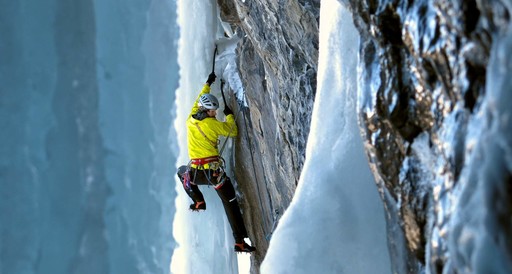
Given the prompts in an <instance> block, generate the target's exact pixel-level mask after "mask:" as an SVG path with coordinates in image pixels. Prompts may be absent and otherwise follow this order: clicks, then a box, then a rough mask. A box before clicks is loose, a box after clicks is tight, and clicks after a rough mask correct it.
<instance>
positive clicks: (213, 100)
mask: <svg viewBox="0 0 512 274" xmlns="http://www.w3.org/2000/svg"><path fill="white" fill-rule="evenodd" d="M199 106H200V107H203V108H205V109H210V110H216V109H218V108H219V100H217V97H215V96H214V95H211V94H209V93H208V94H203V95H201V97H200V98H199Z"/></svg>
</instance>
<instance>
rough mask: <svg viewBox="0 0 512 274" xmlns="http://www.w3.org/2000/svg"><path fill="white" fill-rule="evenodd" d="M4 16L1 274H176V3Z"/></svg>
mask: <svg viewBox="0 0 512 274" xmlns="http://www.w3.org/2000/svg"><path fill="white" fill-rule="evenodd" d="M103 2H106V1H92V0H76V1H64V0H47V1H41V2H39V1H23V0H22V1H7V0H1V1H0V6H1V7H2V8H1V9H0V35H1V39H0V126H1V129H2V131H1V133H0V152H1V154H0V273H57V274H58V273H168V272H169V262H170V256H171V254H172V250H173V248H174V245H175V243H174V241H173V240H172V232H171V228H172V218H173V215H174V211H175V209H174V197H175V193H174V185H172V183H173V182H174V180H173V178H172V176H174V174H173V173H174V170H173V169H174V166H175V159H176V152H175V150H176V149H172V147H173V146H175V143H176V141H175V140H174V135H175V134H174V130H173V129H172V122H173V120H174V116H175V114H174V91H175V89H176V86H177V78H178V75H177V71H178V69H177V63H176V46H175V43H176V40H177V37H178V31H177V26H176V22H175V17H176V14H175V3H174V1H132V0H129V1H128V0H127V1H122V2H121V1H118V2H116V3H113V2H111V1H110V2H111V3H103Z"/></svg>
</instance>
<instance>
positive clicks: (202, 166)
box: [183, 156, 226, 189]
mask: <svg viewBox="0 0 512 274" xmlns="http://www.w3.org/2000/svg"><path fill="white" fill-rule="evenodd" d="M224 166H225V162H224V159H223V158H222V157H220V156H212V157H206V158H197V159H192V160H190V161H189V162H188V165H187V169H186V170H185V173H184V174H183V181H184V182H183V185H185V186H187V187H189V186H190V184H194V182H192V181H191V177H190V172H191V170H192V169H193V170H194V176H193V178H194V179H196V178H197V177H196V176H197V172H198V171H202V172H204V175H205V177H206V179H207V180H208V184H209V185H211V186H213V187H214V188H215V189H219V188H220V187H222V185H223V184H224V182H225V180H226V172H225V170H224ZM213 178H215V181H214V180H212V179H213Z"/></svg>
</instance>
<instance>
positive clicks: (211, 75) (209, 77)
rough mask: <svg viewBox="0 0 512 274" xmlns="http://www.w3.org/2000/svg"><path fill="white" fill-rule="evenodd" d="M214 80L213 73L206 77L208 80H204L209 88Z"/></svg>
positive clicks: (215, 76)
mask: <svg viewBox="0 0 512 274" xmlns="http://www.w3.org/2000/svg"><path fill="white" fill-rule="evenodd" d="M216 78H217V75H215V72H212V73H210V75H208V80H206V83H207V84H208V85H210V86H211V85H212V84H213V82H215V79H216Z"/></svg>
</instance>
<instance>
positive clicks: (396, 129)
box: [217, 0, 512, 273]
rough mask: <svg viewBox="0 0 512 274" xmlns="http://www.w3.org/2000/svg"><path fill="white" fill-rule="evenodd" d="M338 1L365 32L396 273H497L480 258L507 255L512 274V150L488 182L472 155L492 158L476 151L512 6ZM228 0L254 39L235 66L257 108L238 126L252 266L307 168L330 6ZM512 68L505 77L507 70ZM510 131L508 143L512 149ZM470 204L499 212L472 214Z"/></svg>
mask: <svg viewBox="0 0 512 274" xmlns="http://www.w3.org/2000/svg"><path fill="white" fill-rule="evenodd" d="M339 1H340V3H342V4H343V5H345V6H346V7H347V8H348V9H349V10H350V11H352V13H353V18H354V23H355V25H356V27H357V28H358V30H359V32H360V34H361V45H360V71H361V78H360V79H361V80H360V83H359V87H358V89H359V97H358V103H359V111H360V126H361V131H362V135H363V138H364V140H365V145H366V149H367V153H368V158H369V162H370V166H371V168H372V171H373V173H374V176H375V178H376V182H377V186H378V188H379V191H380V193H381V196H382V199H383V202H384V205H385V208H386V211H387V214H386V216H387V221H388V234H389V243H388V244H389V248H390V253H391V258H392V264H393V273H424V272H427V273H467V272H475V273H478V272H479V271H480V272H481V271H483V270H485V269H486V268H484V269H483V270H482V269H478V266H477V265H475V259H474V258H475V257H478V256H482V253H485V252H486V251H492V252H493V254H495V255H496V256H497V257H498V258H500V261H499V262H500V263H501V264H500V265H499V267H498V268H499V269H498V271H497V273H500V271H502V272H503V273H507V272H511V271H512V267H511V263H510V262H511V261H512V241H511V240H510V235H512V220H511V219H510V216H511V215H512V206H511V205H510V200H511V198H512V197H511V195H512V191H511V190H510V189H511V185H512V181H511V179H510V178H512V176H511V171H510V170H511V168H510V164H507V161H506V159H510V157H512V156H510V154H512V152H510V153H508V154H507V153H504V154H505V156H503V157H502V158H503V159H502V160H501V162H500V163H501V164H500V168H501V169H499V170H504V171H503V172H504V173H499V174H498V175H494V176H495V177H493V178H494V179H493V180H490V179H478V178H481V177H485V174H484V175H482V173H485V172H486V171H480V170H482V169H481V168H480V167H479V166H478V161H476V164H475V160H474V158H475V153H477V152H478V153H480V154H481V155H480V154H479V155H480V156H481V157H484V158H489V156H491V157H492V156H493V155H489V154H486V152H484V150H482V148H481V147H479V146H477V145H476V142H477V140H479V138H478V136H481V135H482V134H481V132H480V131H481V130H479V129H476V130H475V128H474V124H478V121H479V120H483V122H482V123H484V124H485V123H492V121H493V119H496V118H493V116H490V117H484V118H479V117H478V115H480V116H481V115H482V114H481V113H482V112H483V111H484V110H485V109H484V107H485V105H486V104H485V103H484V102H485V101H486V100H485V98H486V93H487V92H488V91H487V90H486V84H488V79H487V73H488V72H489V64H490V61H489V60H490V55H491V53H492V48H493V47H494V46H495V43H496V40H499V39H500V38H501V37H502V36H503V35H504V33H505V32H506V31H507V27H508V24H509V21H510V10H509V9H510V7H509V6H510V4H509V3H508V2H506V1H498V0H494V1H479V0H469V1H463V0H450V1H447V0H431V1H427V0H425V1H405V0H402V1H391V0H381V1H373V0H363V1H359V0H339ZM217 2H218V4H219V6H220V7H221V15H222V18H223V19H224V20H225V21H227V22H230V23H231V24H232V26H234V28H235V29H236V30H237V31H238V32H239V33H241V34H243V35H245V36H243V37H244V38H242V42H241V44H240V45H239V49H238V53H239V60H238V67H239V70H240V75H241V77H242V81H243V82H244V85H245V90H246V94H247V98H246V99H247V102H248V105H249V108H248V109H245V110H244V117H243V118H244V119H243V120H239V121H238V124H239V125H242V123H243V126H240V131H241V132H240V138H237V143H236V147H235V151H236V155H235V159H236V163H237V169H236V178H237V183H238V187H239V188H240V189H241V190H242V192H243V193H245V194H246V196H245V197H244V199H243V202H242V207H243V209H244V216H245V217H246V222H247V224H248V227H249V230H250V235H251V238H252V239H253V241H255V242H256V245H257V247H258V252H257V253H256V254H255V256H253V257H252V258H253V265H254V266H256V267H254V268H253V270H254V269H258V267H257V266H258V265H259V264H260V262H261V261H262V260H263V257H264V256H265V252H266V249H267V247H268V242H269V237H270V236H271V233H272V230H273V227H274V226H275V225H276V221H277V220H278V219H279V217H280V216H281V214H282V213H283V211H284V210H285V209H286V207H287V206H288V205H289V203H290V201H291V199H292V197H293V194H294V191H295V186H296V183H297V181H298V177H299V175H300V171H301V168H302V165H303V162H304V153H305V146H306V141H307V134H308V132H309V123H310V115H311V107H312V104H313V100H314V95H315V90H316V82H315V79H316V71H317V57H318V22H319V8H320V1H293V0H288V1H270V0H259V1H243V0H218V1H217ZM507 64H508V63H505V64H504V65H502V67H499V66H498V68H496V69H495V70H496V71H498V72H499V71H507V70H508V69H509V67H507V66H508V65H507ZM497 85H498V84H497ZM502 86H504V88H506V85H504V84H502ZM497 115H502V114H500V113H499V111H498V114H497ZM503 115H504V114H503ZM503 115H502V116H503ZM498 117H501V116H498ZM503 117H505V116H503ZM506 117H508V116H506ZM506 117H505V118H503V119H504V120H503V121H504V122H503V124H504V125H505V126H504V127H505V128H509V127H510V126H508V125H510V124H511V123H510V121H509V120H507V119H508V118H506ZM239 119H240V118H239ZM509 135H510V134H508V135H507V134H505V135H504V136H508V137H504V138H503V139H504V141H503V140H501V141H500V142H501V143H500V145H497V147H501V146H504V147H502V149H503V150H505V151H506V150H507V148H508V149H509V150H510V146H512V145H511V144H510V143H511V141H510V140H511V138H510V136H509ZM491 139H492V138H491ZM507 145H508V147H507ZM498 150H499V149H498ZM495 151H496V150H495ZM511 151H512V150H511ZM506 155H508V156H506ZM507 157H509V158H507ZM508 162H510V161H508ZM469 167H471V168H469ZM506 167H508V168H506ZM490 170H491V171H492V169H490ZM496 170H497V169H496ZM488 174H494V173H492V172H488ZM478 176H480V177H478ZM477 177H478V178H477ZM487 181H489V182H490V183H489V184H488V185H487V186H485V183H486V182H487ZM482 185H484V186H483V187H482ZM482 188H483V189H484V191H480V192H479V191H476V190H477V189H480V190H481V189H482ZM473 190H475V191H473ZM487 192H488V193H487ZM247 193H251V195H247ZM482 197H483V198H482ZM469 201H471V202H469ZM469 204H471V206H468V205H469ZM473 208H482V210H484V211H485V212H489V214H487V215H485V214H481V215H478V216H479V217H473V218H471V217H468V216H472V215H471V214H472V213H471V209H473ZM482 216H484V217H482ZM468 231H470V232H471V233H469V234H468ZM475 231H476V233H475ZM465 233H466V234H465ZM478 233H483V234H485V235H486V236H485V237H486V239H488V240H487V241H485V243H484V244H482V242H479V241H478V240H475V234H478ZM467 235H469V236H470V237H469V238H467V237H466V236H467ZM464 237H466V238H464ZM485 244H489V245H490V246H493V248H487V249H486V248H485ZM459 245H463V248H462V249H459V248H458V247H457V246H459ZM482 258H483V257H482ZM482 260H484V259H482ZM489 264H491V263H489ZM495 267H496V266H495ZM256 271H257V270H256Z"/></svg>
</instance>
